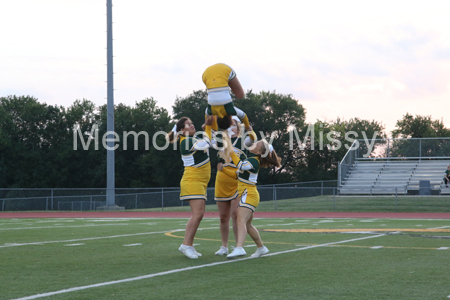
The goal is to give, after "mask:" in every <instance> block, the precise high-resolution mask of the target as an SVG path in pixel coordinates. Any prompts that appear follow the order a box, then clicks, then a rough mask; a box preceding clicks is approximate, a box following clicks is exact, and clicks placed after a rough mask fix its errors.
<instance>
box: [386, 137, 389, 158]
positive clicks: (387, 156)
mask: <svg viewBox="0 0 450 300" xmlns="http://www.w3.org/2000/svg"><path fill="white" fill-rule="evenodd" d="M389 141H390V140H389V139H388V141H387V142H388V145H387V155H386V158H389Z"/></svg>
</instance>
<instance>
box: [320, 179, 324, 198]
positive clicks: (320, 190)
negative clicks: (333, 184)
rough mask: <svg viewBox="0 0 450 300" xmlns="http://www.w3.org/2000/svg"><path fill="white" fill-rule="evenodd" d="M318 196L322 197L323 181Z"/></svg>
mask: <svg viewBox="0 0 450 300" xmlns="http://www.w3.org/2000/svg"><path fill="white" fill-rule="evenodd" d="M320 196H323V181H322V182H321V188H320Z"/></svg>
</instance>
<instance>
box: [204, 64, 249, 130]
mask: <svg viewBox="0 0 450 300" xmlns="http://www.w3.org/2000/svg"><path fill="white" fill-rule="evenodd" d="M202 80H203V83H204V84H205V85H206V88H207V89H208V107H207V108H206V111H205V113H206V114H207V115H208V116H211V115H216V116H218V117H219V120H218V122H219V127H220V128H222V129H227V128H228V127H229V126H230V121H231V119H230V118H226V117H227V116H237V117H238V118H239V119H240V120H241V121H242V122H243V123H244V124H245V129H246V130H247V131H250V124H249V121H248V117H247V115H246V114H245V113H244V112H243V111H242V110H240V109H239V108H237V107H235V106H234V104H233V100H232V99H231V95H230V88H231V90H232V91H233V93H234V95H235V96H236V97H237V98H244V96H245V93H244V89H243V88H242V86H241V83H240V82H239V80H238V78H237V77H236V72H235V71H234V70H233V69H232V68H231V67H229V66H227V65H226V64H221V63H219V64H215V65H212V66H210V67H208V68H207V69H206V70H205V72H203V75H202ZM224 120H225V123H227V124H228V125H225V126H220V124H221V123H224V122H223V121H224Z"/></svg>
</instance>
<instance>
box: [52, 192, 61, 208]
mask: <svg viewBox="0 0 450 300" xmlns="http://www.w3.org/2000/svg"><path fill="white" fill-rule="evenodd" d="M51 191H52V193H51V196H52V210H53V189H52V190H51ZM58 210H59V207H58Z"/></svg>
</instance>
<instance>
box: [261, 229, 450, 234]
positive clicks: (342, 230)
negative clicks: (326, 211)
mask: <svg viewBox="0 0 450 300" xmlns="http://www.w3.org/2000/svg"><path fill="white" fill-rule="evenodd" d="M260 231H267V232H294V233H328V232H329V233H335V232H339V233H340V232H358V231H360V232H365V233H367V232H380V231H388V232H394V231H398V232H450V229H445V228H424V229H418V228H347V229H343V228H342V229H331V228H324V229H260Z"/></svg>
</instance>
